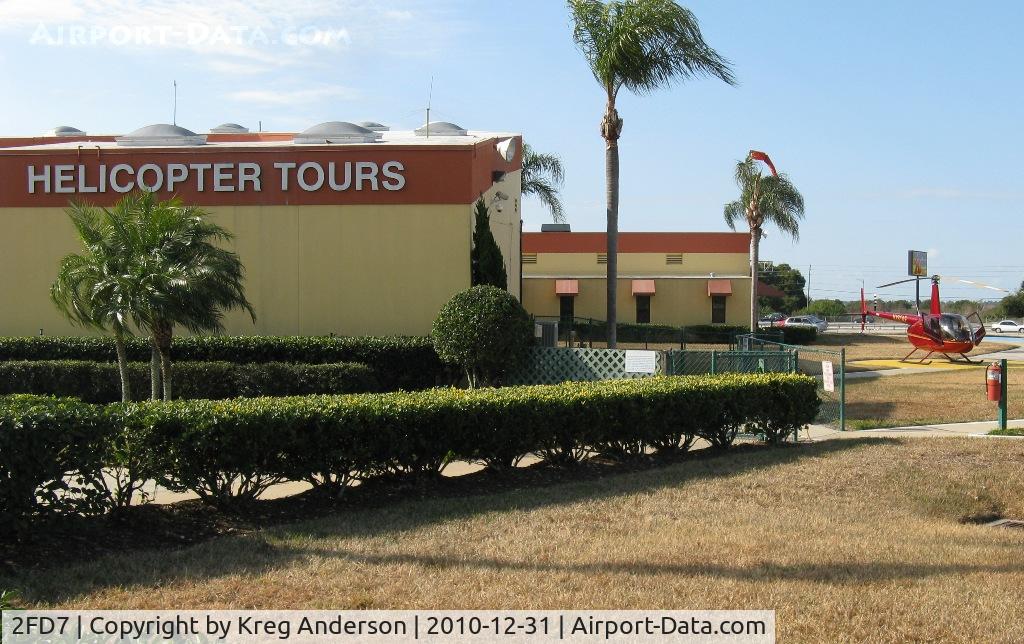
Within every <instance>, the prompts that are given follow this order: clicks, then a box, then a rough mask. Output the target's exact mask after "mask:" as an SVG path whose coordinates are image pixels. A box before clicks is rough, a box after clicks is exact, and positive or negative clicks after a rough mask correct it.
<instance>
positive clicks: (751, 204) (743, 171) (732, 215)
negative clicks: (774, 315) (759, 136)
mask: <svg viewBox="0 0 1024 644" xmlns="http://www.w3.org/2000/svg"><path fill="white" fill-rule="evenodd" d="M772 168H773V170H774V166H772ZM736 185H737V186H739V188H740V198H739V199H737V200H736V201H733V202H731V203H728V204H726V205H725V213H724V214H725V223H727V224H729V227H730V228H732V229H733V230H736V222H739V221H744V220H745V221H746V222H747V226H748V227H749V228H750V330H751V331H757V314H758V309H757V283H758V252H759V249H760V245H761V238H762V237H764V226H765V224H774V225H775V227H776V228H778V229H779V230H781V231H782V232H784V233H786V234H787V235H789V236H790V237H792V238H793V239H799V238H800V220H801V219H803V216H804V198H803V196H802V195H801V194H800V191H798V190H797V189H796V187H795V186H794V185H793V184H792V183H791V182H790V180H789V177H787V176H786V175H785V174H779V175H776V174H775V173H774V172H773V173H772V174H769V175H764V176H762V174H761V170H760V166H758V164H757V159H755V158H754V157H753V156H751V155H747V158H746V159H745V160H743V161H738V162H737V163H736Z"/></svg>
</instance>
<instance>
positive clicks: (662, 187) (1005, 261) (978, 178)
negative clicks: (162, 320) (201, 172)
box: [0, 0, 1024, 299]
mask: <svg viewBox="0 0 1024 644" xmlns="http://www.w3.org/2000/svg"><path fill="white" fill-rule="evenodd" d="M685 4H686V6H688V7H689V8H690V9H692V10H693V11H694V13H695V14H696V15H697V17H698V18H699V20H700V22H701V26H702V29H703V31H704V35H705V38H706V39H707V41H708V42H709V43H710V44H711V45H712V46H714V47H715V48H716V49H717V50H718V51H719V52H720V53H722V54H723V55H725V56H726V57H728V58H729V59H730V60H731V61H732V62H733V66H734V69H735V72H736V75H737V77H738V79H739V81H740V84H739V86H738V87H729V86H726V85H724V84H723V83H721V82H718V81H713V80H696V81H692V82H689V83H686V84H682V85H678V86H675V87H673V88H671V89H668V90H666V91H662V92H659V93H657V94H654V95H651V96H646V97H639V98H638V97H634V96H631V95H628V94H624V95H622V96H621V98H620V101H619V111H620V114H621V116H622V117H623V119H624V120H625V129H624V131H623V138H622V140H621V154H622V202H621V224H620V225H621V228H622V229H623V230H636V231H640V230H654V231H656V230H724V229H725V227H724V224H723V222H722V215H721V212H722V205H723V204H724V203H725V202H727V201H729V200H732V199H733V198H735V195H736V188H735V186H734V184H733V182H732V168H733V164H734V163H735V161H736V160H737V159H739V158H741V157H742V156H744V155H745V153H746V151H747V150H749V149H751V148H755V149H760V150H764V151H766V152H768V153H769V154H770V155H771V156H772V158H773V160H774V161H775V163H776V165H777V166H778V167H779V169H780V170H781V171H783V172H786V173H788V174H789V175H790V177H791V178H792V180H793V181H794V182H795V183H796V185H797V186H798V187H799V188H800V189H801V191H802V192H803V194H804V196H805V199H806V202H807V218H806V220H805V222H804V224H803V226H802V234H801V238H800V240H799V242H798V243H793V242H791V241H790V240H788V239H785V238H783V237H782V236H781V235H780V234H777V233H776V232H775V231H772V230H769V233H768V235H769V236H768V238H767V239H766V240H765V242H764V244H763V248H762V256H763V257H765V258H768V259H772V260H775V261H777V262H789V263H791V264H795V265H798V266H799V267H801V269H802V270H803V271H804V272H805V274H806V272H807V267H808V266H813V269H812V278H811V289H812V295H813V296H814V297H815V298H830V297H839V298H842V299H852V298H853V297H855V293H856V290H857V289H859V287H860V283H861V280H862V279H863V280H865V281H866V283H867V285H868V292H869V294H870V293H871V292H872V291H873V289H872V288H871V287H872V285H877V284H879V283H882V282H886V281H891V280H893V279H898V278H899V277H900V276H902V275H903V274H904V273H905V272H906V268H905V266H906V251H907V249H909V248H915V249H920V250H929V251H930V253H931V256H930V269H931V270H932V272H940V273H943V274H947V275H956V276H960V277H965V278H970V279H979V280H982V281H985V282H988V283H991V284H995V285H997V286H1002V287H1004V288H1016V287H1017V286H1018V285H1019V284H1020V282H1021V280H1022V279H1024V257H1022V256H1021V253H1020V249H1021V247H1022V245H1021V241H1022V238H1024V234H1022V233H1024V206H1022V204H1024V187H1022V182H1021V180H1020V174H1021V168H1022V164H1021V163H1020V162H1019V161H1018V160H1017V155H1018V154H1019V153H1020V151H1021V150H1024V134H1022V119H1021V116H1022V105H1024V84H1022V82H1021V81H1022V74H1021V72H1020V69H1019V64H1020V47H1019V27H1020V25H1021V24H1024V3H1019V2H987V3H980V4H974V5H971V4H964V3H957V2H947V1H930V2H923V1H921V2H910V1H908V2H901V3H884V2H864V3H834V2H828V3H822V2H812V1H810V0H799V1H798V0H792V1H787V2H775V3H772V2H760V3H753V2H740V1H738V0H717V1H712V0H700V1H697V0H694V1H692V2H687V3H685ZM146 29H148V32H147V31H146ZM72 40H74V42H73V43H72ZM431 78H433V108H434V112H433V114H434V115H435V116H436V118H438V119H443V120H451V121H454V122H456V123H459V124H460V125H463V126H466V127H469V128H473V129H495V130H513V131H520V132H522V133H523V134H524V136H525V137H526V140H527V141H528V142H529V143H531V144H532V145H533V146H534V147H535V148H537V149H539V150H543V151H546V152H553V153H556V154H559V155H560V156H561V157H562V160H563V162H564V164H565V167H566V172H567V179H566V185H565V189H564V191H563V197H564V201H565V204H566V209H567V212H568V215H569V221H570V223H571V224H572V225H573V229H574V230H601V229H603V227H604V188H605V186H604V154H603V143H602V141H601V139H600V136H599V134H598V123H599V121H600V118H601V112H602V109H603V96H602V93H601V91H600V89H599V88H598V86H597V84H596V83H595V81H594V80H593V77H592V76H591V75H590V72H589V70H588V68H587V67H586V64H585V62H584V60H583V58H582V56H581V55H580V53H579V52H578V51H577V50H576V49H575V47H574V45H573V43H572V40H571V34H570V26H569V17H568V13H567V11H566V9H565V6H564V4H563V3H562V2H559V1H558V0H520V1H516V2H512V1H507V0H430V1H426V0H424V1H417V0H390V1H388V0H381V1H379V2H354V1H348V0H344V1H332V2H327V1H324V0H304V1H297V2H280V1H270V0H250V1H247V2H243V1H239V0H227V1H221V2H217V1H214V0H207V1H203V0H184V1H181V2H132V1H129V0H110V1H108V2H76V1H73V0H47V1H46V2H40V1H39V0H0V81H2V82H3V86H4V87H5V89H6V90H7V91H6V92H5V96H4V100H2V101H0V134H33V133H37V132H42V131H44V130H46V129H49V128H51V127H53V126H55V125H58V124H68V125H74V126H77V127H80V128H82V129H85V130H87V131H90V132H96V133H99V132H122V131H127V130H131V129H134V128H136V127H139V126H142V125H146V124H149V123H153V122H166V121H170V119H171V95H172V93H171V82H172V80H174V79H176V80H177V82H178V86H179V93H178V123H179V124H181V125H184V126H186V127H189V128H191V129H193V130H196V131H205V130H206V129H208V128H209V127H212V126H214V125H216V124H219V123H221V122H224V121H235V122H239V123H243V124H245V125H247V126H249V127H252V128H253V129H255V128H256V126H257V122H258V121H262V126H263V128H264V129H265V130H294V129H301V128H304V127H306V126H308V125H312V124H315V123H318V122H321V121H325V120H353V121H355V120H364V119H372V120H379V121H381V122H384V123H387V124H390V125H392V126H393V127H396V128H402V127H413V126H416V125H419V124H420V122H421V121H422V118H423V108H424V107H425V106H426V102H427V93H428V88H429V86H430V83H431ZM546 216H547V215H546V213H545V211H544V210H543V209H542V208H541V206H540V205H539V204H538V203H536V202H532V201H530V200H527V202H526V203H525V204H524V219H525V222H526V227H527V230H537V229H539V227H540V224H541V223H543V222H544V221H546V220H547V219H546ZM888 293H890V294H891V295H892V296H909V295H912V289H909V288H905V289H902V290H901V289H899V288H896V289H891V290H889V291H888ZM979 295H980V296H983V297H986V296H988V292H985V291H977V290H974V289H971V288H969V287H954V286H953V283H952V282H946V283H945V285H944V290H943V297H944V298H952V297H971V298H974V297H977V296H979Z"/></svg>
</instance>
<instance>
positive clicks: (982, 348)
mask: <svg viewBox="0 0 1024 644" xmlns="http://www.w3.org/2000/svg"><path fill="white" fill-rule="evenodd" d="M812 347H819V348H822V349H832V350H835V351H838V350H839V349H840V348H841V347H846V360H847V361H854V360H899V359H901V358H903V356H905V355H907V354H908V353H910V350H911V349H912V348H913V347H911V345H910V343H909V342H908V341H907V336H906V334H902V333H901V334H900V335H869V334H866V333H865V334H864V335H861V334H859V333H853V334H830V333H825V334H822V335H819V336H818V340H817V342H815V343H814V344H813V345H812ZM1009 348H1012V347H1011V346H1009V345H1002V344H995V343H992V342H982V343H981V344H980V345H979V346H977V347H975V348H974V350H972V351H971V352H970V353H968V354H967V355H969V356H975V355H979V354H983V353H992V352H993V351H1002V350H1004V349H1009ZM917 355H918V356H920V357H924V354H923V353H921V352H918V354H917ZM933 358H934V356H933ZM936 359H937V360H945V358H943V357H942V356H939V357H938V358H936ZM853 370H856V367H854V369H853Z"/></svg>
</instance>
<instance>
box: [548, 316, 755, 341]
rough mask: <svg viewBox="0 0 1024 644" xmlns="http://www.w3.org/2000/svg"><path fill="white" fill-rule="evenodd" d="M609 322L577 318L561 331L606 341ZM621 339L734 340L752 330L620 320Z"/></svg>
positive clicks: (713, 325) (712, 325)
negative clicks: (638, 322)
mask: <svg viewBox="0 0 1024 644" xmlns="http://www.w3.org/2000/svg"><path fill="white" fill-rule="evenodd" d="M607 328H608V325H607V323H605V322H603V321H600V320H581V319H576V320H574V321H573V323H572V324H571V325H569V324H567V323H560V325H559V329H558V331H559V334H560V335H561V336H562V337H563V338H565V337H568V336H567V334H568V332H569V330H570V329H571V330H573V331H575V333H576V338H577V339H578V340H580V341H584V342H585V341H590V340H592V341H603V340H604V339H605V331H606V329H607ZM616 329H617V337H618V341H619V342H631V343H642V342H655V343H659V344H680V343H686V342H692V343H695V344H730V343H732V342H733V340H734V339H735V337H736V336H737V335H740V334H744V333H749V332H750V329H748V328H747V327H745V326H729V325H724V324H696V325H693V326H686V327H680V326H670V325H667V324H634V323H630V322H619V323H618V324H617V325H616Z"/></svg>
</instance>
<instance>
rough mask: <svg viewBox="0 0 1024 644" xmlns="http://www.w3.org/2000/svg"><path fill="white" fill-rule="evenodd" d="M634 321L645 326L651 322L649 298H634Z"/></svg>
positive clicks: (639, 296) (641, 296) (648, 296)
mask: <svg viewBox="0 0 1024 644" xmlns="http://www.w3.org/2000/svg"><path fill="white" fill-rule="evenodd" d="M636 321H637V322H639V323H640V324H647V323H649V322H650V321H651V296H650V295H637V296H636Z"/></svg>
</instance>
